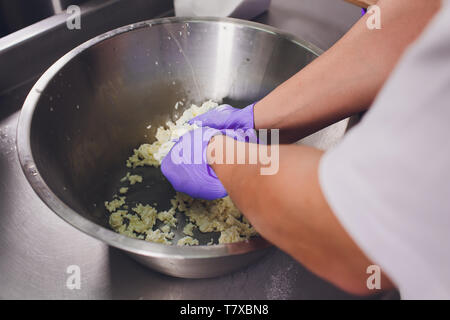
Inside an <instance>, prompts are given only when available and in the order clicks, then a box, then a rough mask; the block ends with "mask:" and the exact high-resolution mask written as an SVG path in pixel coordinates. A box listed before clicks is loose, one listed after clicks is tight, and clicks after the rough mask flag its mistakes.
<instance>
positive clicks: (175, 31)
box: [17, 18, 342, 278]
mask: <svg viewBox="0 0 450 320" xmlns="http://www.w3.org/2000/svg"><path fill="white" fill-rule="evenodd" d="M319 54H320V50H319V49H318V48H316V47H314V46H313V45H311V44H309V43H306V42H304V41H301V40H298V39H295V38H294V37H292V36H290V35H287V34H284V33H282V32H279V31H277V30H275V29H273V28H271V27H268V26H265V25H261V24H257V23H253V22H245V21H240V20H235V19H216V18H201V19H200V18H166V19H158V20H152V21H147V22H141V23H137V24H134V25H130V26H126V27H123V28H119V29H116V30H114V31H111V32H108V33H106V34H103V35H100V36H98V37H96V38H94V39H92V40H90V41H88V42H86V43H84V44H83V45H81V46H79V47H77V48H76V49H74V50H72V51H71V52H69V53H68V54H67V55H65V56H64V57H62V58H61V59H60V60H59V61H57V62H56V63H55V64H54V65H53V66H52V67H51V68H50V69H49V70H48V71H47V72H46V73H45V74H44V75H43V76H42V77H41V78H40V79H39V81H38V82H37V83H36V85H35V86H34V87H33V89H32V90H31V92H30V93H29V95H28V97H27V99H26V101H25V104H24V106H23V109H22V112H21V115H20V120H19V125H18V139H17V141H18V152H19V157H20V162H21V165H22V168H23V171H24V172H25V175H26V177H27V179H28V180H29V182H30V184H31V185H32V187H33V189H34V190H35V191H36V193H37V194H38V195H39V196H40V198H41V199H42V200H43V201H44V202H45V203H46V204H47V205H48V206H49V207H50V208H51V209H52V210H53V211H54V212H55V213H56V214H58V215H59V216H60V217H61V218H63V219H64V220H66V221H67V222H68V223H70V224H72V225H73V226H74V227H76V228H78V229H79V230H81V231H83V232H85V233H87V234H89V235H91V236H93V237H94V238H97V239H99V240H102V241H104V242H106V243H108V244H109V245H111V246H114V247H117V248H120V249H122V250H124V251H126V252H128V253H129V254H130V255H132V256H133V257H134V258H136V259H137V260H138V261H140V262H142V263H143V264H145V265H147V266H149V267H151V268H153V269H156V270H158V271H160V272H163V273H166V274H169V275H173V276H178V277H188V278H201V277H212V276H217V275H221V274H224V273H227V272H230V271H232V270H235V269H237V268H240V267H242V266H244V265H247V264H249V263H250V262H252V261H255V259H257V258H259V257H261V256H262V255H263V254H264V253H265V251H266V250H267V249H268V248H269V247H270V245H269V244H268V243H267V242H266V241H265V240H263V239H261V238H256V239H252V240H250V241H246V242H242V243H236V244H228V245H214V246H205V245H203V246H198V247H177V246H166V245H162V244H155V243H149V242H145V241H141V240H135V239H131V238H128V237H125V236H123V235H120V234H117V233H115V232H113V231H112V230H111V229H110V228H109V227H108V218H107V214H106V211H105V209H104V206H103V202H104V201H105V200H108V199H111V195H112V193H113V192H114V191H113V190H114V188H115V187H116V185H117V182H118V180H119V179H120V178H121V177H122V176H123V175H124V173H125V172H126V168H125V160H126V159H127V158H128V156H130V154H131V153H132V150H133V148H136V147H137V146H139V145H140V144H142V143H145V142H149V141H152V137H153V136H154V134H155V132H156V128H157V127H158V126H160V125H162V124H164V123H165V122H166V121H167V120H168V119H169V118H171V117H173V116H174V115H175V113H176V112H182V108H180V109H179V110H177V111H175V109H174V108H173V107H174V105H175V103H176V102H177V101H180V100H182V101H184V107H186V106H188V105H189V104H190V103H191V102H195V103H201V102H203V101H205V100H207V99H213V100H216V101H224V102H229V103H232V104H233V105H234V106H240V107H243V106H245V105H247V104H249V103H250V102H253V101H255V100H258V99H260V98H261V97H263V96H264V95H266V94H267V93H268V92H269V91H271V90H272V89H274V88H275V87H276V86H277V85H279V84H280V83H281V82H283V81H284V80H286V79H287V78H289V77H290V76H291V75H293V74H294V73H295V72H296V71H297V70H299V69H301V68H302V67H304V66H305V65H307V64H308V63H309V62H311V61H312V60H313V59H314V58H315V57H316V56H317V55H319ZM277 107H280V108H282V106H277ZM148 125H151V126H152V127H151V129H150V130H149V129H147V127H148ZM327 130H328V131H327ZM327 130H325V131H323V132H322V133H319V134H318V135H317V136H316V137H317V138H316V140H314V139H313V140H314V141H315V142H314V143H313V144H316V145H317V144H318V145H320V144H321V143H323V141H336V140H337V139H338V138H339V137H340V136H341V135H342V132H341V131H342V130H336V127H331V129H330V128H329V129H327ZM142 170H143V171H142V174H143V175H144V176H145V177H144V184H145V186H146V188H142V190H143V191H142V192H141V193H140V194H138V195H136V199H138V198H139V199H145V200H146V202H147V203H153V202H155V201H156V202H158V203H159V204H160V205H161V209H164V208H163V207H164V206H165V205H166V206H168V200H169V199H170V197H171V195H172V193H173V190H172V189H171V187H170V185H169V184H168V183H167V181H165V180H164V179H163V177H162V175H161V173H160V172H159V169H156V168H154V169H152V168H144V169H142ZM208 240H209V239H208ZM204 241H206V240H204Z"/></svg>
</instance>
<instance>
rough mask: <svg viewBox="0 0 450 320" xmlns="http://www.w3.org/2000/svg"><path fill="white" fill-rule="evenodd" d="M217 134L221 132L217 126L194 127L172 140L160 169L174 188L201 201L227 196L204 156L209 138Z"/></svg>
mask: <svg viewBox="0 0 450 320" xmlns="http://www.w3.org/2000/svg"><path fill="white" fill-rule="evenodd" d="M220 134H222V132H221V131H219V130H217V129H213V128H198V129H195V130H192V131H189V132H187V133H186V134H184V135H183V136H181V138H180V139H179V140H178V141H177V142H176V143H175V145H174V146H173V147H172V149H171V150H170V151H169V153H168V154H167V155H166V157H165V158H164V159H163V161H162V162H161V171H162V173H163V174H164V176H165V177H166V178H167V180H169V182H170V183H171V184H172V186H173V187H174V189H175V190H176V191H179V192H183V193H186V194H188V195H190V196H191V197H193V198H199V199H204V200H213V199H218V198H223V197H225V196H226V195H227V191H226V190H225V188H224V187H223V185H222V183H221V182H220V181H219V179H218V178H217V176H216V174H215V173H214V171H213V169H212V168H211V167H210V166H209V165H208V162H207V159H206V149H207V147H208V144H209V141H210V140H211V138H212V137H213V136H215V135H220Z"/></svg>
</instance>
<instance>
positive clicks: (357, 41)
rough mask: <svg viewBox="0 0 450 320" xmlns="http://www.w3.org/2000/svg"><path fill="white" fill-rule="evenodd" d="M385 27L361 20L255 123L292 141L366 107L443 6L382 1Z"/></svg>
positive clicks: (268, 102) (267, 103)
mask: <svg viewBox="0 0 450 320" xmlns="http://www.w3.org/2000/svg"><path fill="white" fill-rule="evenodd" d="M378 6H379V7H380V8H381V21H382V29H381V30H369V29H368V28H367V26H366V18H362V19H361V20H360V21H359V22H357V23H356V24H355V25H354V26H353V27H352V29H351V30H350V31H349V32H348V33H347V34H346V35H345V36H344V37H343V38H342V39H341V40H340V41H338V42H337V43H336V44H335V45H334V46H333V47H332V48H331V49H329V50H328V51H327V52H325V53H324V54H323V55H322V56H321V57H319V58H318V59H316V60H315V61H314V62H313V63H311V64H310V65H308V66H307V67H306V68H304V69H303V70H301V71H300V72H299V73H297V74H296V75H295V76H293V77H292V78H291V79H289V80H288V81H286V82H285V83H283V84H282V85H281V86H280V87H278V88H277V89H275V90H274V91H273V92H272V93H270V94H269V95H268V96H266V97H265V98H264V99H262V100H261V101H260V102H258V103H257V104H256V106H255V109H254V110H255V111H254V112H255V126H256V128H257V129H259V128H278V129H282V137H281V138H282V141H284V142H293V141H296V140H298V139H300V138H302V137H304V136H306V135H308V134H311V133H313V132H315V131H317V130H319V129H321V128H323V127H326V126H327V125H330V124H332V123H334V122H337V121H339V120H341V119H344V118H346V117H348V116H350V115H352V114H355V113H358V112H361V111H363V110H366V109H367V108H368V106H370V104H371V103H372V101H373V99H374V98H375V96H376V95H377V93H378V92H379V90H380V88H381V87H382V85H383V83H384V82H385V81H386V79H387V77H388V76H389V74H390V72H391V71H392V69H393V68H394V66H395V64H396V63H397V61H398V60H399V58H400V56H401V55H402V53H403V52H404V50H405V49H406V47H407V46H408V45H409V44H411V43H412V42H413V41H414V40H415V39H416V38H417V37H418V35H419V34H420V33H421V31H422V30H423V28H424V26H425V25H426V24H427V23H428V21H429V20H430V19H431V18H432V16H433V15H434V14H435V13H436V11H437V10H438V9H439V6H440V1H439V0H414V1H411V0H396V1H391V0H380V1H378Z"/></svg>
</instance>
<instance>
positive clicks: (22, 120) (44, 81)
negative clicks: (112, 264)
mask: <svg viewBox="0 0 450 320" xmlns="http://www.w3.org/2000/svg"><path fill="white" fill-rule="evenodd" d="M204 22H213V23H225V24H233V25H239V26H241V27H249V28H252V29H257V30H260V31H263V32H267V33H271V34H273V35H276V36H279V37H281V38H284V39H285V40H287V41H290V42H292V43H294V44H296V45H298V46H301V47H303V48H305V49H307V50H308V51H310V52H311V53H313V54H314V55H316V56H319V55H321V54H322V52H323V51H322V50H321V49H319V48H318V47H316V46H315V45H313V44H311V43H309V42H307V41H304V40H301V39H298V38H297V37H295V36H293V35H291V34H289V33H285V32H283V31H280V30H278V29H276V28H273V27H270V26H267V25H264V24H261V23H256V22H251V21H246V20H240V19H234V18H216V17H201V18H199V17H171V18H159V19H153V20H147V21H142V22H138V23H133V24H130V25H127V26H124V27H120V28H117V29H114V30H112V31H108V32H106V33H103V34H101V35H98V36H96V37H94V38H92V39H90V40H88V41H86V42H84V43H83V44H81V45H79V46H77V47H76V48H74V49H72V50H71V51H69V52H68V53H67V54H65V55H64V56H63V57H61V58H60V59H59V60H58V61H56V62H55V63H54V64H53V65H52V66H51V67H50V68H49V69H48V70H47V71H46V72H45V73H44V74H43V75H42V76H41V77H40V78H39V80H38V81H37V82H36V84H35V85H34V86H33V88H32V89H31V91H30V93H29V94H28V96H27V98H26V100H25V102H24V104H23V107H22V110H21V113H20V116H19V121H18V125H17V139H16V140H17V152H18V156H19V161H20V164H21V167H22V170H23V172H24V174H25V176H26V178H27V180H28V182H29V183H30V185H31V187H32V188H33V190H34V191H35V192H36V194H37V195H38V196H39V197H40V198H41V200H42V201H43V202H44V203H45V204H46V205H47V206H48V207H49V208H50V209H51V210H52V211H53V212H54V213H56V214H57V215H58V216H59V217H60V218H62V219H63V220H65V221H66V222H68V223H69V224H71V225H72V226H73V227H75V228H77V229H78V230H80V231H82V232H84V233H86V234H88V235H90V236H91V237H93V238H96V239H98V240H101V241H103V242H105V243H107V244H109V245H111V246H113V247H116V248H119V249H122V250H124V251H128V252H132V253H135V254H139V255H144V256H148V257H155V258H170V259H205V258H220V257H225V256H231V255H239V254H245V253H250V252H252V251H256V250H261V249H265V248H268V247H270V246H271V244H270V243H269V242H267V241H266V240H265V239H263V238H261V237H257V238H253V239H250V240H246V241H243V242H238V243H230V244H220V245H213V246H206V245H202V246H192V247H179V246H176V245H175V246H174V245H172V246H168V245H164V244H158V243H151V242H146V241H142V240H137V239H132V238H129V237H126V236H124V235H121V234H118V233H116V232H114V231H112V230H110V229H107V228H105V227H102V226H100V225H98V224H96V223H94V222H92V221H90V220H88V219H87V218H84V217H83V216H81V215H80V214H78V213H77V212H76V211H75V210H73V209H72V208H70V207H69V206H67V205H66V204H65V203H64V202H63V201H62V200H60V199H59V198H58V197H57V196H56V195H55V194H54V193H53V191H52V190H51V189H50V188H49V187H48V185H47V184H46V182H45V180H44V179H43V177H42V176H41V175H40V173H39V170H38V169H37V167H36V163H35V161H34V159H33V154H32V150H31V139H30V138H31V124H32V120H33V115H34V111H35V109H36V106H37V104H38V102H39V100H40V97H41V93H42V92H44V90H45V89H46V87H47V85H48V84H49V83H50V82H51V81H52V80H53V79H54V77H55V76H56V75H57V74H58V73H59V72H60V71H61V69H62V68H64V66H66V65H67V64H68V63H69V62H70V61H71V60H72V59H74V58H76V57H77V56H78V55H79V54H80V53H82V52H83V51H85V50H87V49H89V48H91V47H93V46H95V45H97V44H99V43H100V42H103V41H105V40H108V39H111V38H112V37H114V36H116V35H119V34H124V33H127V32H130V31H134V30H138V29H142V28H150V27H152V26H154V25H160V24H174V23H204Z"/></svg>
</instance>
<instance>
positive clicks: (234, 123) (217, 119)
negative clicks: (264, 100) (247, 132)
mask: <svg viewBox="0 0 450 320" xmlns="http://www.w3.org/2000/svg"><path fill="white" fill-rule="evenodd" d="M254 106H255V103H253V104H251V105H249V106H248V107H245V108H244V109H238V108H233V107H232V106H229V105H227V104H224V105H221V106H218V107H217V108H215V109H213V110H211V111H208V112H206V113H204V114H201V115H199V116H197V117H195V118H193V119H191V120H190V121H189V124H194V123H201V124H199V126H202V127H211V128H215V129H254V128H255V122H254V117H253V107H254Z"/></svg>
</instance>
